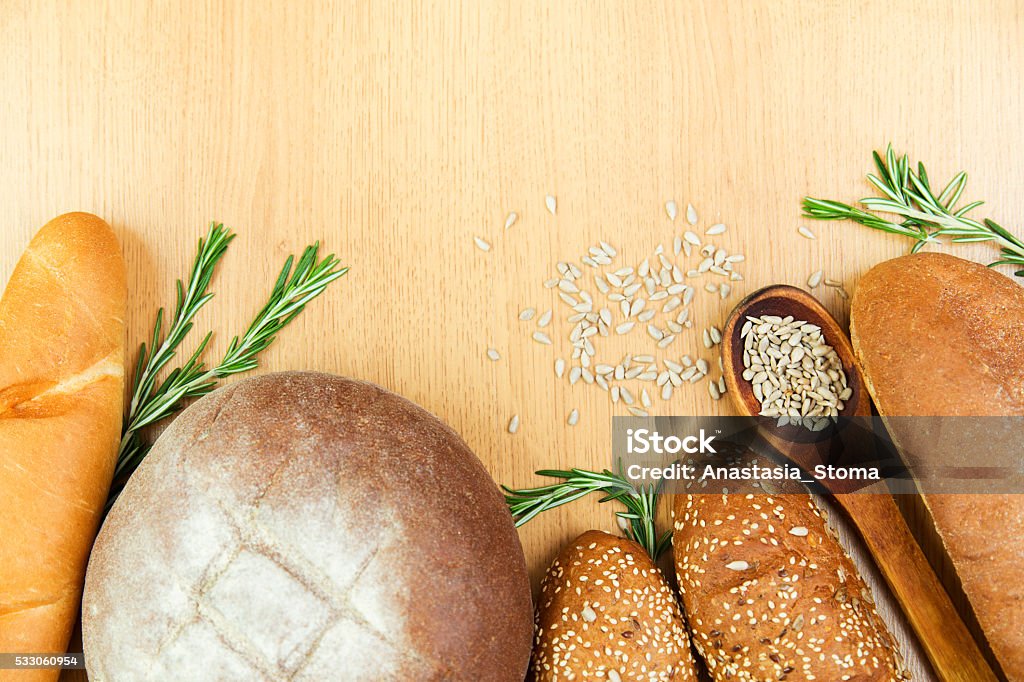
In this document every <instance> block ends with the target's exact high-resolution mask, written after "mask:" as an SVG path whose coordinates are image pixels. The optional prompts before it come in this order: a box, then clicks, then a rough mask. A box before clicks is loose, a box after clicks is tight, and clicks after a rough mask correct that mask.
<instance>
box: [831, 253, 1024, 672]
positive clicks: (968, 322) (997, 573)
mask: <svg viewBox="0 0 1024 682" xmlns="http://www.w3.org/2000/svg"><path fill="white" fill-rule="evenodd" d="M850 332H851V337H852V340H853V347H854V350H855V352H856V353H857V358H858V360H859V361H860V364H861V367H862V369H863V372H864V378H865V380H866V382H867V386H868V390H869V391H870V392H871V396H872V398H873V399H874V401H875V405H876V407H877V408H878V411H879V413H880V414H881V415H882V416H883V418H888V419H887V421H888V422H889V428H890V431H891V432H892V435H893V437H894V439H895V440H896V442H897V444H900V443H901V441H905V439H906V438H907V437H910V436H913V435H914V434H904V433H900V431H901V428H900V427H901V426H904V425H906V424H907V422H906V421H904V420H894V419H893V418H894V417H907V416H924V417H931V416H967V417H970V416H984V415H999V416H1007V415H1009V416H1022V415H1024V288H1022V287H1020V286H1019V285H1018V284H1016V283H1015V282H1014V281H1012V280H1011V279H1009V278H1008V277H1005V276H1003V275H1002V274H1000V273H998V272H996V271H994V270H992V269H990V268H986V267H984V266H982V265H979V264H977V263H971V262H969V261H965V260H962V259H960V258H956V257H954V256H949V255H946V254H939V253H919V254H915V255H910V256H904V257H901V258H896V259H893V260H890V261H887V262H885V263H881V264H879V265H877V266H875V267H874V268H872V269H871V270H870V271H869V272H868V273H867V274H866V275H864V277H863V278H862V279H861V281H860V283H859V284H858V285H857V291H856V293H855V295H854V297H853V303H852V308H851V312H850ZM895 421H898V422H900V423H898V424H894V423H893V422H895ZM987 423H988V424H991V422H987ZM973 427H977V429H978V430H984V429H985V428H986V425H985V423H983V422H981V421H980V420H979V421H977V422H972V421H970V420H962V421H960V422H958V423H957V424H955V428H954V429H951V433H948V434H944V435H943V437H942V439H941V441H942V442H936V443H934V444H935V445H936V446H939V447H942V448H943V449H944V450H945V452H944V453H937V454H936V458H937V459H942V460H943V461H942V463H944V464H948V463H950V460H952V459H954V458H959V457H961V456H964V457H967V458H969V459H970V460H971V461H973V462H984V461H985V459H986V458H985V451H986V448H992V447H997V446H994V445H993V434H992V433H975V434H973V435H971V434H968V433H966V431H967V430H972V429H973ZM950 437H952V438H955V439H957V440H959V441H961V442H962V441H965V440H968V441H970V442H968V443H966V444H965V445H963V446H958V445H955V444H954V445H953V446H952V447H953V448H959V450H956V449H954V450H952V451H950V447H949V443H948V440H949V438H950ZM1016 442H1017V441H1016V440H1015V443H1014V446H1013V447H1014V451H1015V450H1016ZM914 450H915V451H918V450H924V449H922V448H914ZM923 454H927V452H923ZM924 497H925V503H926V504H927V506H928V508H929V510H930V511H931V515H932V518H933V520H934V522H935V526H936V529H937V530H938V533H939V535H940V537H941V538H942V541H943V544H944V546H945V548H946V551H947V552H948V554H949V557H950V559H952V561H953V565H954V566H955V567H956V570H957V573H958V575H959V577H960V580H961V583H962V585H963V589H964V593H965V594H966V595H967V597H968V599H970V601H971V605H972V607H973V609H974V612H975V615H976V616H977V619H978V622H979V623H980V625H981V627H982V629H983V630H984V632H985V635H986V637H987V638H988V641H989V644H990V645H991V647H992V650H993V652H994V653H995V655H996V657H997V658H998V659H999V663H1000V664H1001V665H1002V667H1003V672H1004V673H1006V676H1007V677H1008V678H1009V679H1011V680H1024V495H970V494H934V495H929V494H926V495H925V496H924Z"/></svg>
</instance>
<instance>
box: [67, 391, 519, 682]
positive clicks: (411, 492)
mask: <svg viewBox="0 0 1024 682" xmlns="http://www.w3.org/2000/svg"><path fill="white" fill-rule="evenodd" d="M531 635H532V609H531V599H530V584H529V579H528V577H527V572H526V562H525V559H524V557H523V552H522V548H521V546H520V544H519V539H518V536H517V534H516V531H515V528H514V526H513V523H512V518H511V516H510V515H509V513H508V510H507V509H506V507H505V504H504V500H503V498H502V496H501V494H500V492H499V491H498V489H497V487H496V486H495V485H494V483H493V482H492V480H491V478H490V476H489V475H488V474H487V471H486V470H485V469H484V467H483V466H482V465H481V463H480V461H479V460H478V459H477V458H476V457H475V456H474V455H473V453H472V452H471V451H470V450H469V448H468V447H467V446H466V444H465V443H464V442H463V441H462V440H461V439H460V438H459V437H458V436H457V435H456V434H455V433H454V432H453V431H452V430H451V429H449V428H448V427H447V426H445V425H444V424H443V423H442V422H440V421H439V420H438V419H437V418H435V417H434V416H433V415H431V414H429V413H428V412H426V411H425V410H423V409H421V408H420V407H418V406H416V405H414V404H412V403H411V402H409V401H407V400H405V399H404V398H401V397H400V396H397V395H395V394H393V393H390V392H388V391H386V390H384V389H382V388H380V387H378V386H375V385H373V384H369V383H364V382H360V381H353V380H350V379H343V378H340V377H335V376H330V375H327V374H318V373H309V372H301V373H300V372H294V373H283V374H274V375H267V376H262V377H258V378H255V379H250V380H248V381H243V382H240V383H237V384H233V385H231V386H228V387H226V388H223V389H221V390H218V391H216V392H214V393H212V394H210V395H209V396H207V397H206V398H203V399H202V400H200V401H198V402H197V403H195V404H194V405H192V406H191V407H189V408H188V409H187V410H185V411H184V412H183V413H182V414H181V416H180V417H179V418H178V419H177V420H176V421H175V422H174V423H173V424H172V425H171V426H170V427H169V428H168V429H167V431H166V432H164V434H163V435H162V436H161V437H160V438H159V440H158V441H157V443H156V445H155V446H154V447H153V450H152V452H151V453H150V454H149V456H148V457H147V458H146V460H145V462H144V463H143V465H142V466H141V467H140V468H139V470H138V471H137V472H136V473H135V475H134V476H133V477H132V479H131V480H130V481H129V483H128V486H127V487H126V488H125V490H124V492H123V493H122V494H121V496H120V498H119V500H118V502H117V504H116V505H115V506H114V509H113V510H112V511H111V513H110V515H109V517H108V518H107V520H106V523H105V524H104V526H103V529H102V531H101V533H100V535H99V538H98V539H97V542H96V546H95V548H94V550H93V553H92V557H91V559H90V562H89V569H88V575H87V579H86V588H85V597H84V602H83V638H84V644H85V652H86V654H85V655H86V662H87V667H88V671H89V676H90V679H91V680H92V682H103V681H105V680H106V681H110V680H113V681H115V682H116V681H119V680H171V679H177V680H204V681H211V680H243V679H244V680H256V679H259V680H296V681H300V680H317V681H321V680H328V679H346V680H434V679H445V680H484V679H486V680H517V681H519V680H522V679H523V676H524V675H525V673H526V668H527V665H528V662H529V656H530V640H531Z"/></svg>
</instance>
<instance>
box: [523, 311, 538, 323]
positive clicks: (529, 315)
mask: <svg viewBox="0 0 1024 682" xmlns="http://www.w3.org/2000/svg"><path fill="white" fill-rule="evenodd" d="M536 314H537V310H536V309H534V308H523V309H522V311H520V313H519V319H520V320H522V321H523V322H526V321H528V320H532V319H533V316H534V315H536Z"/></svg>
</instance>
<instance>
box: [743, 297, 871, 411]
mask: <svg viewBox="0 0 1024 682" xmlns="http://www.w3.org/2000/svg"><path fill="white" fill-rule="evenodd" d="M740 337H741V338H742V339H743V367H744V370H743V378H744V379H746V380H747V381H749V382H750V383H751V385H752V386H753V391H754V396H755V397H756V398H757V399H758V401H760V403H761V415H762V416H765V417H778V418H779V422H778V425H779V426H785V425H786V424H790V423H792V424H801V425H803V426H804V427H806V428H808V429H810V430H812V431H820V430H822V429H824V428H825V427H826V426H828V424H829V422H830V420H832V419H834V418H836V417H837V416H838V415H839V413H840V412H841V411H842V410H843V408H844V407H845V403H844V401H846V400H848V399H849V398H850V395H851V394H852V393H853V389H851V388H850V387H849V386H848V385H847V379H846V372H845V371H844V370H843V363H842V361H841V360H840V359H839V355H838V354H837V353H836V351H835V349H834V348H832V346H830V345H828V344H827V343H826V342H825V339H824V337H823V336H822V333H821V328H820V327H819V326H818V325H815V324H808V323H807V322H803V321H800V320H795V319H793V317H792V316H791V315H787V316H786V317H779V316H777V315H762V316H760V317H747V321H746V322H745V323H744V324H743V328H742V329H741V330H740Z"/></svg>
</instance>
